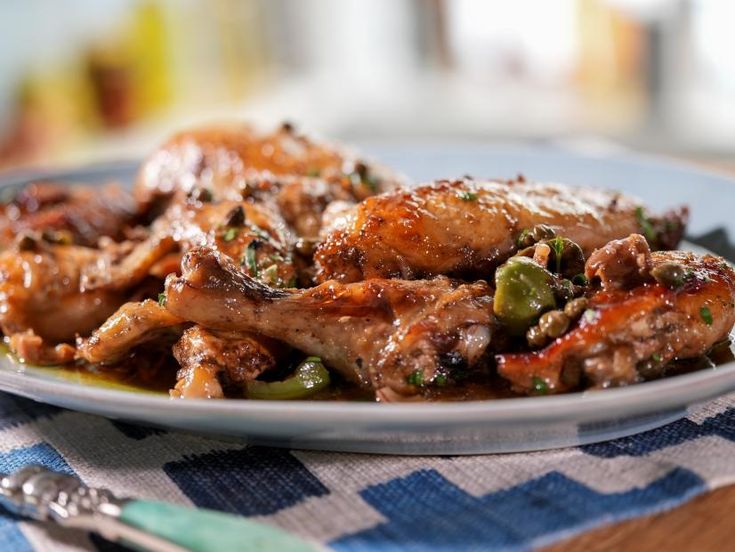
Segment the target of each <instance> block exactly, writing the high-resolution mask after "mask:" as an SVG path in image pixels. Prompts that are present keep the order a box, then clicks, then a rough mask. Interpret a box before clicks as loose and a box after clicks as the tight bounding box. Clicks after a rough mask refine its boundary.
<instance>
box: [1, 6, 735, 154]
mask: <svg viewBox="0 0 735 552" xmlns="http://www.w3.org/2000/svg"><path fill="white" fill-rule="evenodd" d="M733 21H735V2H732V1H730V0H552V1H549V0H514V1H512V2H509V1H507V0H106V1H104V2H101V1H99V0H65V1H64V2H59V1H58V0H8V1H6V2H3V3H2V4H1V5H0V167H2V168H8V167H19V166H26V165H31V164H33V165H38V164H58V163H62V164H63V163H76V162H88V161H94V160H100V159H109V158H131V157H136V156H140V155H143V154H144V153H145V152H147V151H149V150H150V149H151V148H152V147H154V146H155V145H156V144H157V143H158V142H160V141H161V140H162V139H163V138H164V137H165V136H166V135H167V134H168V133H170V132H171V131H172V130H174V129H179V128H182V127H186V126H189V125H194V124H197V123H201V122H209V121H217V120H227V119H232V118H242V119H252V120H255V121H256V122H258V123H261V124H263V125H266V126H270V125H274V124H276V123H277V122H279V121H280V120H282V119H288V120H289V121H292V122H295V123H296V124H297V125H298V126H300V127H302V128H304V129H307V130H309V131H314V132H316V133H319V134H323V135H326V136H329V137H334V138H336V139H341V140H346V141H356V142H374V141H380V142H386V141H396V142H406V141H410V142H422V141H426V142H437V141H444V142H446V141H453V142H460V143H462V142H490V141H502V142H508V141H520V140H525V141H528V140H532V141H552V142H556V143H562V144H566V145H570V146H575V147H580V148H587V149H595V148H598V149H599V148H600V147H602V148H609V147H617V145H622V146H627V147H631V148H635V149H639V150H641V149H642V150H649V151H655V152H664V153H671V154H684V155H696V156H698V157H699V158H701V157H703V156H704V157H706V158H712V159H717V158H722V159H727V158H728V156H731V155H732V153H733V152H734V151H735V55H733V54H735V32H734V31H733V30H732V22H733Z"/></svg>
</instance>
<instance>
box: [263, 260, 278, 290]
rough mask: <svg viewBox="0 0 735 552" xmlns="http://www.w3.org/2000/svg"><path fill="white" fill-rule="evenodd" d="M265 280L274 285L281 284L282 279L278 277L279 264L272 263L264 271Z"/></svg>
mask: <svg viewBox="0 0 735 552" xmlns="http://www.w3.org/2000/svg"><path fill="white" fill-rule="evenodd" d="M263 280H264V281H266V282H267V283H269V284H271V285H273V286H278V285H280V283H281V279H280V278H279V277H278V266H277V265H275V264H272V265H270V266H269V267H268V268H266V269H265V270H264V271H263Z"/></svg>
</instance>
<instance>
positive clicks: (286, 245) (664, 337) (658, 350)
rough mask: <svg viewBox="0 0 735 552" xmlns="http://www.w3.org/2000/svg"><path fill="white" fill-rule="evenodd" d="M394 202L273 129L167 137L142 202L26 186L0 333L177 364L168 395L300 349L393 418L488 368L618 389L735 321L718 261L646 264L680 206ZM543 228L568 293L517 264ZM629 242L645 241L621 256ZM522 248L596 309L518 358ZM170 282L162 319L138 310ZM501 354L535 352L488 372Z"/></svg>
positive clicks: (540, 193)
mask: <svg viewBox="0 0 735 552" xmlns="http://www.w3.org/2000/svg"><path fill="white" fill-rule="evenodd" d="M401 184H403V179H402V178H401V177H399V176H396V175H395V174H393V173H391V172H389V171H387V170H386V169H383V168H382V167H379V166H377V165H374V164H370V165H368V164H365V163H364V162H363V161H361V160H360V159H359V158H357V157H356V156H355V155H354V154H352V153H351V152H349V151H347V150H343V149H340V148H337V147H334V146H332V145H329V144H326V143H319V142H315V141H313V140H310V139H308V138H306V137H304V136H301V135H299V134H297V133H296V132H295V131H294V130H293V128H292V127H291V126H290V125H284V126H283V127H281V128H280V129H278V130H276V131H275V132H272V133H266V134H263V133H258V132H255V131H254V130H252V129H250V128H249V127H244V126H240V127H218V128H206V129H201V130H197V131H191V132H185V133H181V134H179V135H177V136H175V137H174V138H173V139H171V140H170V141H169V142H168V143H166V144H165V145H164V146H163V147H162V148H161V149H160V150H158V151H157V152H156V153H155V154H154V155H152V156H151V157H150V158H149V159H148V160H147V161H146V163H145V164H144V165H143V167H142V168H141V170H140V173H139V176H138V179H137V182H136V185H135V190H134V197H135V201H133V200H132V199H131V197H130V196H128V195H127V194H126V193H124V192H121V191H120V190H119V189H117V188H114V187H108V188H103V189H102V190H101V191H100V189H99V188H96V189H92V188H84V187H77V188H67V187H62V186H59V185H56V184H50V183H38V184H33V185H30V186H28V187H26V188H25V189H24V190H22V191H21V192H19V193H16V194H15V197H14V199H13V200H12V201H11V202H10V203H9V204H7V205H5V206H4V207H2V215H1V216H0V246H1V247H5V248H6V249H5V251H3V252H2V253H0V307H1V308H0V329H2V331H3V333H4V334H5V335H6V338H7V342H8V343H9V344H10V347H11V350H13V351H14V352H16V353H17V354H18V356H19V357H20V358H21V359H24V360H26V361H28V362H33V363H39V364H59V363H67V362H74V361H78V360H82V361H85V362H89V363H92V364H116V363H119V362H120V361H122V360H124V359H126V358H128V356H129V355H131V354H141V355H147V354H148V353H149V352H151V351H156V353H157V354H160V353H161V352H162V353H163V354H164V356H165V357H166V358H168V359H170V355H171V351H172V352H173V356H174V357H175V358H176V360H177V361H178V362H179V364H180V366H181V369H180V370H179V372H178V374H177V378H178V382H177V384H176V386H175V388H174V389H173V390H172V391H171V395H172V396H173V397H181V398H191V397H208V398H221V397H224V396H242V394H243V391H244V389H245V388H246V387H247V385H248V382H251V381H253V380H254V379H258V378H260V377H261V376H265V377H264V379H266V380H270V379H275V378H277V377H279V375H280V374H282V371H277V372H276V370H277V369H278V367H279V364H282V362H283V360H284V359H285V358H286V357H287V356H288V357H289V358H291V359H292V360H295V358H296V357H295V356H294V357H291V356H289V355H291V353H292V352H294V351H293V350H292V349H291V347H293V348H294V349H296V350H297V352H300V353H303V354H309V355H317V356H319V357H321V358H322V359H323V361H324V363H325V365H326V366H327V367H328V368H329V369H331V370H333V371H334V372H338V373H339V374H340V375H341V378H340V379H345V380H349V381H352V382H353V383H355V384H357V385H360V386H362V387H363V388H366V389H370V390H372V391H374V392H375V396H376V397H377V398H378V400H381V401H393V400H412V399H418V400H426V399H428V400H432V399H434V398H437V397H442V396H443V395H442V393H443V391H445V389H444V388H445V387H446V386H450V387H452V386H456V387H457V389H462V387H461V385H462V384H461V383H460V382H461V381H463V380H464V378H466V377H470V378H472V381H471V382H470V383H471V385H476V384H478V382H483V381H489V380H490V379H497V378H498V375H497V373H496V371H495V367H496V365H495V362H494V360H495V361H496V362H497V372H499V374H500V375H501V376H502V377H504V378H506V379H507V380H508V381H509V382H510V383H511V384H512V386H513V388H514V389H515V390H516V391H518V392H521V393H530V394H533V393H537V392H539V390H540V389H544V390H545V391H544V392H552V393H556V392H563V391H570V390H575V389H581V388H585V387H608V386H617V385H627V384H630V383H635V382H637V381H640V380H642V379H646V378H648V377H654V376H656V375H660V374H661V373H662V372H663V371H665V365H666V364H667V363H668V362H669V361H671V360H676V359H679V358H688V357H693V356H698V355H702V354H704V353H706V352H707V350H708V349H709V348H710V347H711V346H712V345H713V344H714V343H715V342H717V341H718V340H720V339H723V338H724V337H725V336H726V335H727V333H728V331H729V330H730V329H731V328H732V326H733V324H734V323H735V307H734V304H735V299H734V297H735V274H733V272H732V271H731V270H730V269H729V267H727V266H726V265H725V263H724V262H722V261H721V260H720V259H716V258H714V257H710V256H705V257H697V256H694V255H689V254H685V253H681V252H664V253H653V254H651V252H650V249H649V245H648V243H650V244H651V245H653V246H654V247H655V248H673V247H675V246H676V244H677V243H678V241H679V239H680V238H681V235H682V233H683V228H684V223H685V221H686V210H680V211H677V212H671V213H667V214H665V215H663V216H661V217H658V218H655V217H650V216H649V214H648V213H647V212H646V210H645V209H644V208H643V207H642V206H641V205H640V204H639V203H638V202H637V201H636V200H634V199H631V198H628V197H625V196H623V195H621V194H619V193H613V192H606V191H602V190H595V189H587V188H585V189H582V188H572V187H568V186H563V185H559V184H544V183H532V182H526V181H525V180H523V179H522V178H521V179H519V180H517V181H475V180H472V179H469V178H465V179H463V180H458V181H439V182H436V183H434V184H430V185H425V186H421V187H418V188H413V189H408V188H403V189H396V188H398V187H399V186H401ZM375 194H381V195H375ZM136 202H137V204H136ZM140 221H145V222H146V224H147V226H145V227H142V226H141V227H136V228H135V229H131V227H130V226H131V225H133V224H136V223H138V222H140ZM540 224H542V225H546V227H548V228H546V227H545V228H546V230H548V231H552V230H553V231H555V233H556V236H559V237H562V238H564V239H568V240H572V241H574V242H576V243H578V244H579V245H580V246H581V250H582V251H583V252H584V255H585V256H588V257H589V258H588V259H587V262H586V271H585V272H586V276H587V277H588V278H589V279H590V281H591V284H590V285H589V286H588V285H586V284H582V285H579V286H575V285H572V283H571V281H570V280H571V279H572V278H573V276H575V275H576V274H578V273H579V271H580V270H581V267H582V266H583V265H584V259H583V258H581V252H580V253H579V255H578V257H579V259H578V262H575V263H574V267H575V270H574V271H571V269H570V270H569V271H568V273H567V272H565V273H564V274H563V275H561V271H560V269H559V268H558V266H557V269H556V271H554V269H553V264H554V263H551V262H550V259H559V258H560V257H555V256H553V255H557V253H553V255H552V249H551V245H552V244H551V242H550V240H549V239H547V238H544V240H545V241H543V242H542V241H540V240H534V241H533V242H531V245H533V247H531V246H530V245H524V246H523V247H522V248H521V247H520V246H519V240H518V238H519V236H521V235H522V232H523V231H524V230H527V229H530V228H532V227H535V226H537V225H540ZM636 232H642V233H644V234H645V238H644V237H642V236H639V235H632V236H630V237H629V238H626V239H623V240H616V238H622V237H624V236H627V235H629V234H634V233H636ZM551 235H553V232H552V234H551ZM319 239H321V240H322V243H321V244H320V245H319V246H318V248H317V250H316V253H315V255H314V256H313V259H312V253H313V252H314V250H313V245H314V244H315V243H316V242H317V241H318V240H319ZM610 240H616V241H610ZM647 241H648V243H647ZM608 242H610V243H608ZM603 246H604V247H603ZM597 248H600V249H597ZM519 249H523V251H521V252H520V254H522V255H525V256H527V257H529V258H531V259H533V262H535V263H536V264H538V265H539V267H538V268H539V270H544V269H548V271H547V272H549V271H550V272H554V274H553V275H552V274H551V273H550V272H549V278H553V279H554V286H555V287H554V288H553V290H554V291H553V293H554V294H561V293H562V292H564V293H571V294H572V297H574V296H575V295H574V294H576V296H578V295H579V293H583V292H582V291H579V290H580V289H583V290H586V291H584V293H585V297H584V299H585V300H587V301H588V302H589V310H588V311H587V313H586V314H585V315H583V316H582V317H581V318H570V319H569V321H567V322H568V323H569V324H571V329H570V330H568V331H567V330H566V329H564V330H560V331H561V334H554V337H552V334H551V333H549V334H548V335H544V336H542V338H543V341H539V342H536V343H535V344H534V343H532V341H531V338H528V345H526V343H525V342H523V341H522V337H521V336H522V335H523V334H519V333H513V332H510V331H509V330H507V327H506V326H504V323H503V322H501V320H503V319H502V315H501V314H498V317H499V318H496V316H495V314H494V312H493V295H494V293H495V292H494V290H493V289H492V288H491V287H490V286H489V285H488V284H487V283H486V280H487V281H492V276H493V272H494V270H495V268H496V267H497V266H498V265H500V264H501V263H503V262H504V261H505V260H506V259H508V257H510V256H511V255H513V254H515V253H518V252H519ZM577 251H579V249H577ZM559 255H560V254H559ZM182 256H183V265H182V266H181V267H180V266H179V265H180V261H181V258H182ZM314 261H315V264H314ZM556 262H557V263H558V262H560V261H558V260H557V261H556ZM564 262H567V261H564ZM667 263H675V264H676V265H677V266H683V267H685V268H686V270H687V271H688V272H687V273H686V281H685V283H683V284H682V285H681V286H678V287H676V288H671V287H666V286H664V285H662V284H659V283H657V282H656V281H654V279H653V276H652V274H653V273H654V272H655V271H656V270H657V269H659V268H660V267H661V266H663V265H665V264H667ZM179 268H181V271H182V274H181V276H177V275H176V274H177V273H178V272H179ZM566 268H568V267H567V266H566V265H565V269H566ZM166 275H169V277H168V279H167V285H166V293H165V295H164V296H163V297H160V298H159V301H158V302H157V301H155V300H151V299H146V300H142V301H139V300H140V299H143V298H150V297H153V298H155V296H156V294H157V293H158V291H159V290H160V286H161V280H162V279H163V278H164V277H165V276H166ZM314 281H316V282H317V283H318V285H317V286H316V287H313V288H310V289H296V287H307V286H310V285H313V283H314ZM563 281H566V284H569V286H568V288H564V289H562V288H561V287H560V286H561V283H562V282H563ZM565 290H566V291H565ZM499 296H500V295H499ZM565 297H566V298H562V296H561V295H554V298H552V300H551V304H553V303H554V302H555V301H556V306H557V307H559V306H564V302H565V301H568V300H569V299H568V296H565ZM500 303H501V301H500V299H498V301H497V304H496V307H497V306H498V305H500ZM582 308H584V307H582ZM499 312H500V311H499ZM580 312H581V311H580ZM549 314H553V313H549ZM108 317H109V318H108ZM105 319H107V320H106V321H105ZM103 322H104V323H103ZM541 322H542V321H541V319H540V318H538V317H537V318H536V319H535V320H534V321H532V322H531V323H532V324H535V326H532V327H531V328H529V331H530V330H532V329H534V327H535V328H537V329H539V331H541V330H540V329H541V326H542V324H541ZM100 324H101V325H100ZM567 327H568V326H565V328H567ZM90 333H91V336H90ZM559 335H561V336H560V337H557V336H559ZM85 336H89V337H85ZM526 336H527V337H528V334H526ZM550 339H553V341H551V343H550V344H549V345H546V346H545V347H544V344H546V343H549V340H550ZM177 340H178V341H177ZM72 343H76V347H75V346H74V345H72ZM174 343H175V345H174ZM506 346H511V347H514V348H511V349H510V350H512V351H518V350H521V351H528V350H529V349H533V348H535V347H543V348H542V349H540V350H538V351H532V352H518V353H506V354H498V355H496V356H495V357H493V355H494V354H495V353H498V352H502V351H507V350H509V349H508V348H506ZM156 347H158V349H157V350H156ZM136 351H137V352H136ZM145 358H149V357H147V356H146V357H145ZM150 358H154V357H152V356H151V357H150ZM161 366H168V365H166V364H164V363H162V364H161ZM281 368H285V367H284V366H281ZM269 371H272V372H271V373H270V374H268V372H269ZM539 382H540V383H539Z"/></svg>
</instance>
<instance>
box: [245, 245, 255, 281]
mask: <svg viewBox="0 0 735 552" xmlns="http://www.w3.org/2000/svg"><path fill="white" fill-rule="evenodd" d="M257 249H258V242H257V241H255V240H253V241H251V242H250V243H249V244H248V248H247V249H246V250H245V265H246V266H247V267H248V271H249V272H250V275H251V276H252V277H253V278H257V277H258V258H257V256H256V250H257Z"/></svg>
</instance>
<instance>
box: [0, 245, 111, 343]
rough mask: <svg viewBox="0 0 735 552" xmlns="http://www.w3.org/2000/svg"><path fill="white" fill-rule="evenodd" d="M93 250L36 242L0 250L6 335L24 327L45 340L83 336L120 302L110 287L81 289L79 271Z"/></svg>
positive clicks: (0, 319) (1, 322)
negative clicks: (27, 247)
mask: <svg viewBox="0 0 735 552" xmlns="http://www.w3.org/2000/svg"><path fill="white" fill-rule="evenodd" d="M98 254H99V253H98V251H97V250H95V249H90V248H86V247H80V246H76V245H54V246H50V245H45V244H43V243H41V244H38V246H37V248H35V249H33V250H25V251H18V250H17V249H16V248H11V249H8V250H6V251H3V252H2V253H0V304H1V305H2V308H0V328H2V331H3V333H4V334H5V335H6V336H10V335H13V334H15V333H19V332H25V331H26V330H29V329H31V330H33V332H34V333H35V334H36V335H37V336H39V337H41V338H42V339H43V340H45V341H48V342H50V343H60V342H69V341H73V340H74V337H75V336H76V334H88V333H89V332H91V331H92V330H93V329H95V328H96V327H98V326H99V325H100V324H101V323H102V322H104V321H105V319H106V318H107V317H108V316H109V315H111V314H112V313H113V312H114V311H115V309H116V308H117V306H118V305H119V304H120V303H121V302H122V297H121V295H120V294H119V293H118V292H117V291H115V290H94V291H89V292H86V293H82V292H80V281H81V278H82V269H83V268H84V267H85V266H87V265H88V264H89V263H90V262H94V261H95V260H96V259H97V257H98Z"/></svg>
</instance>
